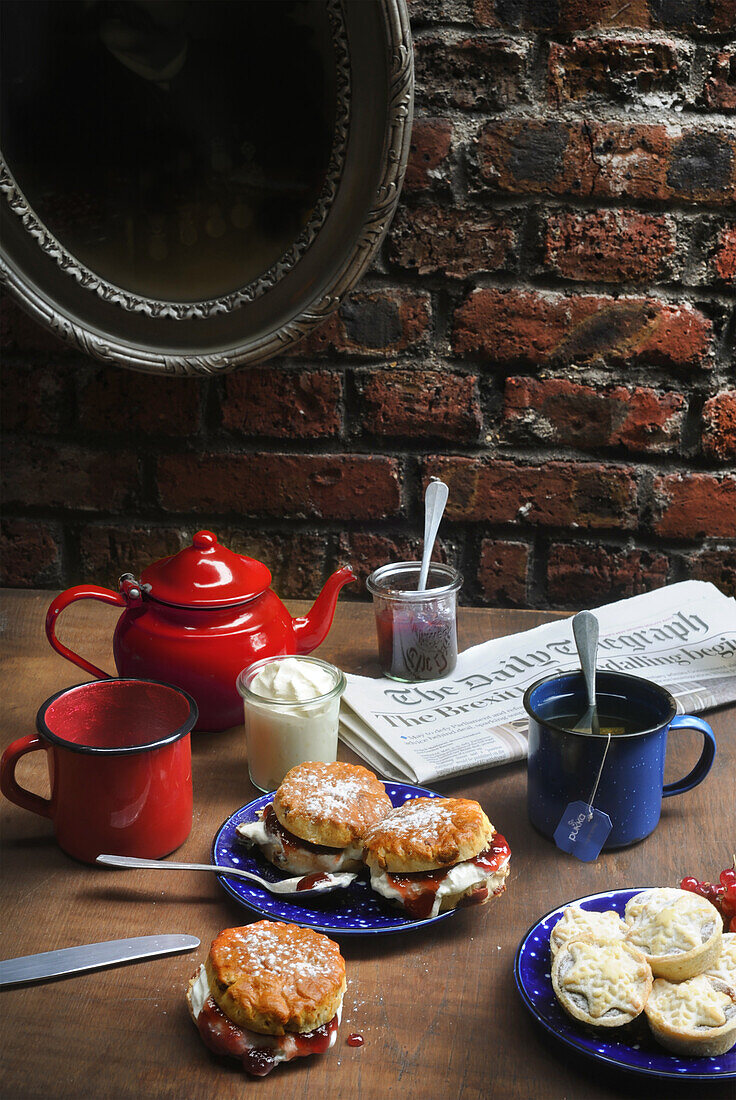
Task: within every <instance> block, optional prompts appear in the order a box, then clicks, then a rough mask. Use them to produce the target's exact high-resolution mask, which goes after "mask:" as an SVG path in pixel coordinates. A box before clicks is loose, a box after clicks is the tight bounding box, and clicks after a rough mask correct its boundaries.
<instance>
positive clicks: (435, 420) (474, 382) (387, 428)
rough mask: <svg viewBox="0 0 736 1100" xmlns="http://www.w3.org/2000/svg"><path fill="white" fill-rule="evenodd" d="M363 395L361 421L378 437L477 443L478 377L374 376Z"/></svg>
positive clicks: (432, 373)
mask: <svg viewBox="0 0 736 1100" xmlns="http://www.w3.org/2000/svg"><path fill="white" fill-rule="evenodd" d="M361 391H362V396H363V406H364V411H363V415H362V417H361V419H362V422H363V424H364V426H365V428H366V429H367V430H368V431H369V432H373V433H375V434H376V435H381V436H411V437H414V438H426V437H433V436H434V437H437V438H439V439H449V440H456V441H458V442H459V441H466V442H468V441H472V440H475V439H477V438H478V433H479V432H480V427H481V412H480V401H479V398H478V379H477V377H476V376H475V375H474V374H456V373H454V372H451V371H447V370H443V371H431V370H427V371H424V370H417V371H401V370H398V371H396V370H384V371H375V372H373V373H371V374H369V375H368V376H367V377H366V378H365V380H364V381H363V383H362V386H361Z"/></svg>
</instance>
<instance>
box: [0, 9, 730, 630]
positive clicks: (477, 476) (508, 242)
mask: <svg viewBox="0 0 736 1100" xmlns="http://www.w3.org/2000/svg"><path fill="white" fill-rule="evenodd" d="M410 6H411V12H412V17H413V26H414V34H415V48H416V70H417V95H416V122H415V128H414V133H413V141H412V154H411V162H410V165H409V169H408V172H407V179H406V185H405V189H404V193H403V196H402V201H401V205H400V208H399V211H398V213H397V216H396V219H395V222H394V225H393V227H392V230H391V233H390V236H389V238H388V240H387V241H386V242H385V244H384V247H383V250H382V253H381V256H380V258H379V259H378V260H377V262H376V263H375V264H374V266H373V269H372V271H371V272H370V274H369V275H368V276H367V277H366V278H365V279H364V280H363V281H362V283H361V285H360V287H359V288H358V289H357V290H356V291H355V292H354V293H353V294H352V295H351V296H350V297H349V299H347V300H346V301H345V302H344V303H343V305H342V307H341V308H340V310H339V312H338V313H337V314H335V315H333V316H332V317H331V318H330V319H328V321H327V322H326V323H325V325H324V326H323V327H322V328H321V329H320V330H318V331H316V332H315V333H313V334H312V335H311V336H310V337H309V338H308V339H307V340H306V341H305V342H304V343H303V344H302V345H301V346H299V347H298V348H296V349H295V350H294V351H293V353H292V354H291V355H290V356H289V357H285V358H283V359H281V360H279V361H274V362H271V363H269V364H268V365H264V366H262V367H257V368H253V369H250V370H246V371H243V372H242V373H238V374H234V375H230V376H227V377H222V378H212V379H208V380H207V379H205V380H202V379H199V378H192V379H166V378H160V377H155V376H146V375H139V374H134V373H130V372H126V371H123V370H118V369H115V368H110V367H102V366H99V365H98V364H96V363H95V362H93V361H91V360H87V359H85V358H83V357H81V356H79V355H77V354H75V353H74V352H72V351H70V350H68V349H67V348H65V347H64V346H62V345H60V344H58V343H57V342H56V341H55V340H54V339H53V338H52V337H51V336H50V335H47V334H46V333H44V332H43V331H42V330H41V329H40V328H38V327H37V326H36V325H35V324H34V323H33V322H31V321H30V320H28V319H26V318H25V316H24V315H23V314H22V313H21V312H20V311H19V310H18V309H17V308H16V307H15V305H14V304H13V303H11V302H5V303H4V305H3V312H2V335H1V339H2V347H3V349H4V363H5V367H4V372H3V377H4V391H5V393H4V402H3V418H4V441H5V459H4V463H3V477H4V490H3V493H4V500H5V513H4V514H5V518H4V526H3V557H2V561H3V582H4V583H5V584H8V585H20V586H41V587H58V586H61V585H68V584H71V583H75V582H79V581H82V580H89V581H96V582H98V583H106V584H110V585H114V584H115V582H116V579H117V576H118V575H119V573H121V572H123V571H126V570H128V569H130V570H132V571H134V572H136V571H137V570H139V569H140V568H141V567H142V566H143V565H145V564H146V563H147V562H149V561H151V560H152V559H154V558H156V557H159V556H161V555H163V554H166V553H170V552H172V551H173V550H175V549H177V548H178V547H179V546H181V545H182V544H183V542H184V541H185V540H186V539H187V538H188V537H190V536H191V534H192V533H193V531H195V530H196V529H197V528H199V527H210V528H212V529H214V530H215V531H216V532H218V534H219V535H220V537H221V539H222V541H225V542H227V544H228V545H230V546H231V547H232V548H234V549H239V550H242V551H245V552H248V553H252V554H255V555H256V556H258V557H261V558H262V559H264V560H265V561H266V562H267V563H268V564H269V566H270V567H271V569H272V571H273V573H274V579H275V587H276V588H277V590H278V591H279V592H280V593H281V594H283V595H285V596H301V595H313V594H314V593H315V592H316V591H317V589H318V588H319V587H320V585H321V583H322V580H323V578H324V576H325V575H326V574H327V573H328V572H330V571H331V570H332V569H333V568H334V567H335V565H336V564H337V563H339V562H341V561H345V560H348V561H350V562H352V563H353V564H354V566H355V567H356V568H357V569H358V571H359V572H360V573H361V576H363V577H364V576H365V575H366V574H367V573H368V572H369V571H370V570H371V569H372V568H373V567H375V566H376V565H377V564H380V563H382V562H384V561H386V560H389V559H392V558H397V557H407V556H415V555H416V554H417V553H418V551H419V549H420V545H421V532H422V518H421V495H422V486H423V483H424V482H425V481H426V479H427V478H428V477H429V476H431V475H433V474H436V475H439V476H441V477H443V478H444V479H445V480H446V481H447V482H448V484H449V486H450V502H449V506H448V512H447V517H446V520H445V522H444V524H443V528H442V532H441V536H442V543H441V550H440V552H441V554H442V555H443V556H444V557H445V558H446V559H448V560H451V561H453V562H455V563H457V564H458V565H459V566H460V568H461V569H462V571H463V573H464V575H465V578H466V582H465V588H464V592H463V598H464V601H465V602H467V603H477V604H492V605H513V606H522V607H523V606H537V607H547V606H549V607H560V608H575V607H579V606H582V605H586V604H588V605H590V604H595V603H598V602H602V601H605V600H609V599H615V598H618V597H622V596H627V595H631V594H633V593H635V592H640V591H643V590H646V589H650V588H654V587H657V586H660V585H663V584H665V583H667V582H668V581H675V580H680V579H683V578H685V577H698V578H705V579H710V580H713V581H715V582H716V583H717V584H719V585H720V586H721V588H723V589H724V590H725V591H730V592H735V591H736V472H735V470H736V371H735V368H734V353H733V347H734V338H735V332H736V310H735V308H734V295H733V289H734V279H735V276H736V126H735V122H734V120H735V118H736V115H735V114H734V112H735V111H736V44H735V39H734V28H736V0H629V2H628V3H626V2H624V0H587V2H585V3H583V2H582V0H536V2H527V3H525V2H524V0H414V2H413V3H412V4H411V5H410ZM344 598H365V592H364V589H363V588H362V587H361V589H360V590H358V589H357V588H356V589H355V591H354V592H352V593H351V591H350V589H347V590H346V591H345V597H344Z"/></svg>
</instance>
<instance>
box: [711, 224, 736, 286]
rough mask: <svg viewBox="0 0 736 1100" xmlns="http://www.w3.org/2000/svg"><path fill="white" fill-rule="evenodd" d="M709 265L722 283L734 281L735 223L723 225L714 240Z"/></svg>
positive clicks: (735, 268)
mask: <svg viewBox="0 0 736 1100" xmlns="http://www.w3.org/2000/svg"><path fill="white" fill-rule="evenodd" d="M711 267H712V270H713V271H714V272H715V274H716V276H717V277H718V279H720V280H722V281H723V282H724V283H734V282H736V225H727V226H724V227H723V229H722V230H721V232H720V234H719V236H718V240H717V241H716V247H715V251H714V253H713V256H712V257H711Z"/></svg>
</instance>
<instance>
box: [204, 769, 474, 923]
mask: <svg viewBox="0 0 736 1100" xmlns="http://www.w3.org/2000/svg"><path fill="white" fill-rule="evenodd" d="M384 786H385V787H386V793H387V794H388V796H389V798H390V799H391V802H392V803H393V805H394V806H401V805H402V804H403V803H404V802H406V801H407V800H408V799H410V798H440V797H441V796H440V795H438V794H437V792H436V791H428V790H426V789H425V788H424V787H414V786H412V785H411V784H408V783H393V782H386V783H385V784H384ZM272 801H273V794H264V795H262V796H261V797H260V798H256V799H255V800H254V801H253V802H249V803H248V805H247V806H242V807H241V808H240V809H239V810H236V811H235V813H234V814H232V816H231V817H229V818H228V819H227V821H225V822H224V823H223V824H222V825H221V826H220V828H219V829H218V831H217V835H216V836H215V839H214V842H213V844H212V862H213V863H217V864H219V865H220V866H224V867H239V868H241V869H242V870H244V871H255V873H256V874H258V875H260V876H261V878H265V879H268V880H269V882H276V881H278V879H282V878H288V877H290V876H288V875H285V874H282V872H281V871H279V870H277V868H276V867H274V866H272V864H270V863H268V862H267V861H266V860H265V859H263V857H262V856H261V855H260V854H259V853H258V851H257V849H253V848H247V847H246V846H245V845H244V844H243V843H242V841H241V840H240V839H239V838H238V834H237V833H236V831H235V827H236V826H237V825H242V824H244V823H247V822H251V821H256V820H257V816H258V811H259V810H264V809H265V808H266V806H268V804H269V802H272ZM217 877H218V878H219V880H220V882H221V883H222V885H223V886H224V888H225V890H227V892H228V894H230V895H231V896H232V897H233V898H235V900H236V901H239V902H240V904H241V905H245V906H246V907H247V908H248V909H253V910H254V912H256V913H261V914H262V915H263V916H264V917H270V918H271V920H283V921H291V922H292V923H294V924H301V925H304V926H305V927H307V928H314V929H315V930H316V931H317V932H329V933H332V934H333V935H342V936H358V935H360V936H365V935H371V934H376V933H386V932H408V931H411V930H412V929H414V928H423V927H424V926H425V925H427V924H434V923H435V922H436V921H439V920H444V919H445V918H446V917H451V916H452V915H453V913H454V912H455V911H456V910H454V909H449V910H447V912H445V913H438V915H437V916H436V917H427V918H426V919H425V920H414V919H412V918H411V917H409V916H407V914H406V913H404V912H403V910H401V909H394V908H393V907H392V906H391V905H390V904H389V902H388V901H386V899H385V898H382V897H381V896H380V894H376V893H375V891H373V890H371V888H370V886H369V885H368V877H367V875H366V876H365V877H363V876H361V877H359V878H357V879H356V880H355V882H353V883H351V885H350V886H348V888H347V889H346V890H338V891H337V892H336V893H334V894H329V895H328V896H327V897H325V898H323V899H321V900H319V898H318V897H317V898H313V899H312V900H310V902H309V903H308V904H306V905H304V904H301V903H298V902H296V901H295V900H294V899H293V898H284V897H279V896H278V895H276V894H269V893H268V891H267V890H264V889H262V888H261V887H260V886H257V885H256V884H255V883H249V882H246V880H245V879H236V878H228V876H227V875H218V876H217Z"/></svg>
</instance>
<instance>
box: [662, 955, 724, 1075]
mask: <svg viewBox="0 0 736 1100" xmlns="http://www.w3.org/2000/svg"><path fill="white" fill-rule="evenodd" d="M645 1011H646V1015H647V1020H648V1021H649V1026H650V1028H651V1029H652V1034H653V1035H654V1037H655V1039H656V1040H657V1042H659V1043H661V1044H662V1046H663V1047H666V1048H667V1050H671V1051H673V1053H675V1054H694V1055H699V1056H701V1057H705V1058H707V1057H714V1056H715V1055H717V1054H725V1053H726V1051H727V1050H730V1049H731V1047H732V1046H733V1045H734V1044H736V1002H734V998H733V996H732V995H731V994H730V993H728V992H725V991H724V990H723V989H719V988H717V982H716V981H714V980H712V979H711V978H709V977H708V975H707V974H698V975H697V976H696V977H694V978H689V979H688V980H687V981H684V982H668V981H665V980H664V979H663V978H657V980H656V981H655V983H654V985H653V987H652V992H651V994H650V997H649V1000H648V1001H647V1005H646V1009H645Z"/></svg>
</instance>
